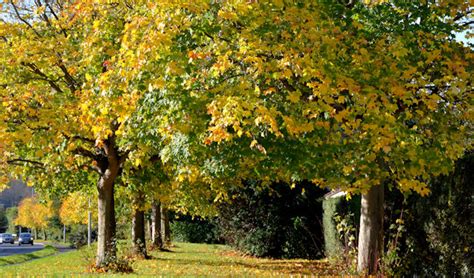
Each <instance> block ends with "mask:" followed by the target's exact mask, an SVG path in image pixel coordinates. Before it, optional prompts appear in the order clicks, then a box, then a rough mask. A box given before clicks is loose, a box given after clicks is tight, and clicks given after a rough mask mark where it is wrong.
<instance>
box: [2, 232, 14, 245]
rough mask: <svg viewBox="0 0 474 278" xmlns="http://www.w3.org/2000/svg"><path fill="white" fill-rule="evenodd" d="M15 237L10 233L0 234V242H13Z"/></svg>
mask: <svg viewBox="0 0 474 278" xmlns="http://www.w3.org/2000/svg"><path fill="white" fill-rule="evenodd" d="M14 241H15V239H14V238H13V236H12V234H0V244H3V243H10V244H13V242H14Z"/></svg>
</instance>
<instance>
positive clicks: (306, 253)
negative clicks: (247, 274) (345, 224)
mask: <svg viewBox="0 0 474 278" xmlns="http://www.w3.org/2000/svg"><path fill="white" fill-rule="evenodd" d="M326 192H327V191H325V190H323V189H320V188H318V187H317V186H315V185H314V184H312V183H309V182H302V183H299V184H298V185H296V186H295V187H294V188H291V187H290V185H288V184H285V183H274V184H272V185H271V186H270V187H264V186H261V184H260V183H259V182H257V181H248V182H246V183H245V186H244V187H243V188H239V189H235V190H234V191H232V192H231V193H230V194H231V200H232V201H231V202H230V203H229V204H225V205H222V206H221V207H220V208H219V212H220V215H219V218H218V222H219V229H220V231H221V235H222V237H223V238H224V239H225V241H226V242H227V243H228V244H230V245H232V246H234V247H236V248H237V249H238V250H240V251H243V252H245V253H247V254H250V255H254V256H258V257H275V258H320V257H322V256H323V242H322V225H321V217H322V204H321V202H322V196H323V195H324V193H326Z"/></svg>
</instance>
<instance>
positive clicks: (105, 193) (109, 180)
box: [96, 165, 118, 267]
mask: <svg viewBox="0 0 474 278" xmlns="http://www.w3.org/2000/svg"><path fill="white" fill-rule="evenodd" d="M117 174H118V165H116V167H110V166H109V167H108V168H107V169H106V170H105V172H104V174H103V175H102V176H101V177H100V179H99V183H98V186H97V190H98V191H99V197H98V214H99V215H98V216H99V217H98V218H99V219H98V233H99V234H98V239H97V258H96V266H97V267H101V266H103V265H104V264H107V262H109V261H110V260H111V258H114V257H115V256H116V244H115V228H116V227H115V225H116V224H115V207H114V182H115V178H116V177H117Z"/></svg>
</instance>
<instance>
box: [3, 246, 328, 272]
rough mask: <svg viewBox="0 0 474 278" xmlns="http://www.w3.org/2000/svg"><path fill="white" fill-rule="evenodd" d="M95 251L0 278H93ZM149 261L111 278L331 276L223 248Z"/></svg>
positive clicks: (323, 267)
mask: <svg viewBox="0 0 474 278" xmlns="http://www.w3.org/2000/svg"><path fill="white" fill-rule="evenodd" d="M94 253H95V250H93V249H91V248H83V249H81V250H78V251H71V252H66V253H62V254H58V255H55V256H49V257H46V258H42V259H38V260H33V261H31V262H26V263H24V264H19V265H14V266H5V267H1V268H0V277H22V276H25V277H31V276H40V277H51V276H53V277H63V276H79V275H80V276H94V275H99V274H94V273H88V272H87V268H88V265H90V264H91V263H92V262H93V259H94ZM151 255H152V256H153V258H152V259H150V260H137V261H135V262H134V263H133V268H134V273H132V274H122V275H120V274H114V275H112V276H127V277H133V276H155V277H156V276H158V277H159V276H168V277H169V276H172V277H174V276H201V277H202V276H208V277H215V276H220V277H222V276H259V277H261V276H290V275H293V277H294V276H295V275H296V276H300V275H309V276H310V275H331V274H337V273H335V272H334V271H331V270H330V269H329V267H328V263H327V262H326V261H324V260H321V261H311V260H300V259H298V260H275V259H257V258H253V257H247V256H242V255H239V254H238V253H236V252H233V251H232V250H231V249H230V248H229V247H227V246H224V245H209V244H191V243H177V244H176V246H175V247H174V248H172V249H171V252H158V251H153V252H151Z"/></svg>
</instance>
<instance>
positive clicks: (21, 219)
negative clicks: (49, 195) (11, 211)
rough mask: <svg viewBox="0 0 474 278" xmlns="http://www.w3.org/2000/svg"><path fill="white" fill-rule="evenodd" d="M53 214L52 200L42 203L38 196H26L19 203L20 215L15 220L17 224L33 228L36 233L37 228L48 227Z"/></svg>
mask: <svg viewBox="0 0 474 278" xmlns="http://www.w3.org/2000/svg"><path fill="white" fill-rule="evenodd" d="M53 214H54V211H53V209H52V203H51V202H50V201H48V202H45V203H40V202H39V201H38V199H37V198H36V197H30V198H25V199H23V200H22V201H21V202H20V204H19V205H18V215H17V217H16V219H15V221H14V222H15V225H19V226H23V227H29V228H33V229H34V230H35V235H36V232H37V230H39V229H46V228H47V227H48V223H49V219H50V218H51V217H52V216H53Z"/></svg>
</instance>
